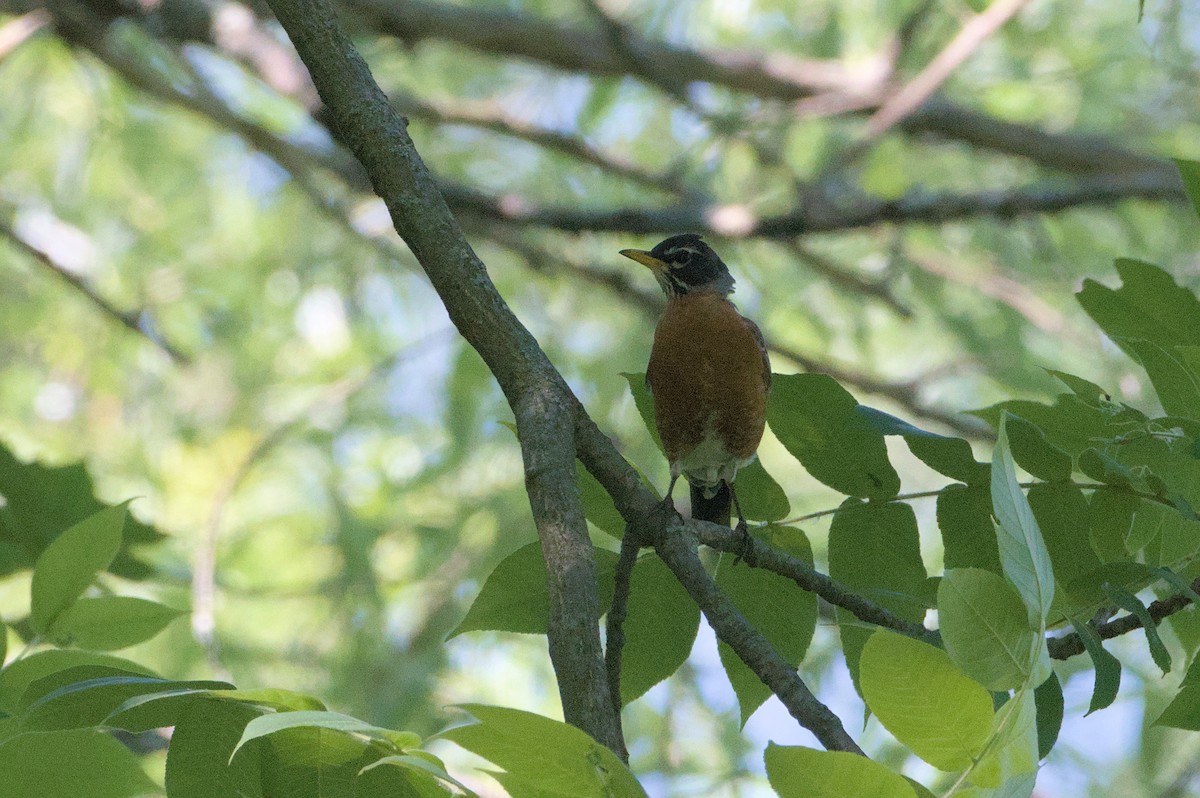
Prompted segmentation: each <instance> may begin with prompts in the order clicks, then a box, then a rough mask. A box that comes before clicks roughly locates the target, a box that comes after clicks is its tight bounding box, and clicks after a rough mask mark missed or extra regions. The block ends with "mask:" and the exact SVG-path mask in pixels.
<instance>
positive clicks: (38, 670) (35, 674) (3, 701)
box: [0, 650, 155, 713]
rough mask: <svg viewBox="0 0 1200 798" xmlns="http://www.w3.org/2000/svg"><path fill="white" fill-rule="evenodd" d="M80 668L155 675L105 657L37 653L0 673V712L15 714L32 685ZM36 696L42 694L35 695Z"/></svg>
mask: <svg viewBox="0 0 1200 798" xmlns="http://www.w3.org/2000/svg"><path fill="white" fill-rule="evenodd" d="M81 665H98V666H106V667H109V668H112V669H114V670H117V671H121V672H125V673H134V674H141V675H143V676H154V675H155V674H154V672H153V671H151V670H150V669H149V668H146V667H145V666H143V665H139V664H137V663H136V662H131V661H130V660H127V659H122V658H120V657H114V656H111V655H109V654H96V653H94V652H91V651H63V650H50V651H37V652H35V653H33V654H30V655H29V656H27V657H24V658H22V659H20V660H18V661H16V662H13V663H12V664H10V665H9V666H8V667H7V668H5V669H4V670H2V671H0V709H3V710H5V711H7V712H10V713H12V712H16V711H17V709H18V707H19V706H20V701H21V697H22V696H23V695H24V694H25V691H26V690H27V689H29V686H30V685H31V684H33V683H34V682H35V681H37V680H39V679H43V678H45V677H47V676H49V675H50V674H52V673H57V672H61V671H66V670H67V669H68V668H74V667H77V666H81ZM71 681H74V680H71ZM67 683H69V682H61V683H60V684H58V685H55V687H52V688H50V689H55V688H56V687H59V686H61V684H67ZM39 695H42V694H41V693H39Z"/></svg>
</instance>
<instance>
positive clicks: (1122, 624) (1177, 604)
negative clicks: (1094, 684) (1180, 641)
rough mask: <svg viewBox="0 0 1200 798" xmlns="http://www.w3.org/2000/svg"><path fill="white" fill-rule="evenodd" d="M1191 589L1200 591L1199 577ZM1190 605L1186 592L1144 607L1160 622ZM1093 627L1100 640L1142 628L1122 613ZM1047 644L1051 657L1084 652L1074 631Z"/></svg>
mask: <svg viewBox="0 0 1200 798" xmlns="http://www.w3.org/2000/svg"><path fill="white" fill-rule="evenodd" d="M1191 587H1192V590H1193V591H1195V592H1200V579H1197V580H1195V581H1194V582H1192V585H1191ZM1191 605H1192V599H1191V597H1190V596H1188V595H1187V594H1186V593H1177V594H1176V595H1174V596H1170V597H1168V598H1165V599H1159V600H1158V601H1153V602H1151V603H1150V606H1149V607H1147V608H1146V609H1147V610H1148V611H1149V613H1150V617H1151V618H1153V619H1154V623H1155V624H1159V623H1162V621H1163V619H1164V618H1167V617H1168V616H1171V615H1174V614H1175V613H1177V612H1179V611H1180V610H1184V609H1187V608H1188V607H1190V606H1191ZM1093 628H1094V629H1095V630H1096V634H1098V635H1100V639H1101V640H1109V639H1111V638H1114V637H1120V636H1121V635H1124V634H1129V633H1130V632H1132V631H1134V630H1135V629H1141V628H1142V622H1141V620H1140V619H1139V618H1138V617H1137V616H1136V615H1123V616H1121V617H1120V618H1114V619H1113V620H1111V621H1108V622H1107V623H1101V624H1094V625H1093ZM1047 646H1048V648H1049V649H1050V656H1051V657H1052V658H1053V659H1070V658H1071V657H1073V656H1075V655H1076V654H1082V653H1083V652H1084V647H1083V640H1082V639H1080V637H1079V635H1078V634H1077V633H1075V632H1071V633H1070V634H1066V635H1063V636H1062V637H1053V638H1051V639H1050V640H1048V641H1047Z"/></svg>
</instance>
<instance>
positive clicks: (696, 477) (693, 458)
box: [671, 430, 757, 499]
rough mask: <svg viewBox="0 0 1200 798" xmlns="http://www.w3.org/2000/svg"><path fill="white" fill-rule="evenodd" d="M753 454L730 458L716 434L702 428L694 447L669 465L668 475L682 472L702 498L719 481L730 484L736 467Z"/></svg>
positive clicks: (751, 458) (743, 463)
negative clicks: (700, 492) (701, 435)
mask: <svg viewBox="0 0 1200 798" xmlns="http://www.w3.org/2000/svg"><path fill="white" fill-rule="evenodd" d="M756 456H757V455H753V454H752V455H750V456H749V457H747V458H745V459H740V458H737V457H734V456H733V455H731V454H730V453H729V450H728V449H726V448H725V444H724V443H722V442H721V439H720V437H719V436H717V435H716V434H715V433H714V432H713V431H711V430H706V432H705V435H704V437H703V438H702V439H701V440H700V443H698V444H697V445H696V446H695V448H693V449H692V450H691V451H690V452H688V453H687V454H685V455H684V456H683V457H681V458H680V459H679V460H677V461H676V462H674V463H672V464H671V476H672V477H677V476H679V475H681V474H682V475H683V476H684V477H685V478H686V479H687V481H688V482H689V483H690V484H692V485H695V486H697V487H700V488H703V489H704V496H705V498H709V499H711V498H712V497H713V495H714V494H716V492H717V488H719V487H720V486H721V482H722V481H725V482H729V483H732V482H733V479H734V477H736V476H737V472H738V469H739V468H741V467H742V466H745V465H747V464H749V463H752V462H754V458H755V457H756Z"/></svg>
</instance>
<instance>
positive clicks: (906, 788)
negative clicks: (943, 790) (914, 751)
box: [763, 743, 916, 798]
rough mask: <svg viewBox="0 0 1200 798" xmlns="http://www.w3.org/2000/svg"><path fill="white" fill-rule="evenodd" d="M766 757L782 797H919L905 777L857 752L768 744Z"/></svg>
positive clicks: (768, 768)
mask: <svg viewBox="0 0 1200 798" xmlns="http://www.w3.org/2000/svg"><path fill="white" fill-rule="evenodd" d="M763 760H764V761H765V762H766V765H767V780H768V781H769V782H770V783H771V787H772V788H773V789H774V790H775V792H776V793H777V794H778V795H779V796H780V798H916V792H915V791H914V790H913V788H912V786H911V785H910V784H909V783H908V782H907V781H905V779H904V777H903V776H901V775H900V774H898V773H893V772H892V771H891V770H888V769H887V768H886V767H884V766H883V765H881V764H879V763H878V762H874V761H872V760H870V759H867V758H866V757H863V756H859V755H858V754H851V753H848V752H845V751H816V750H813V749H812V748H803V747H800V746H790V745H789V746H783V745H776V744H775V743H767V750H766V753H765V754H764V755H763Z"/></svg>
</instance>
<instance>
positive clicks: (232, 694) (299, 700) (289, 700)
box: [215, 687, 325, 712]
mask: <svg viewBox="0 0 1200 798" xmlns="http://www.w3.org/2000/svg"><path fill="white" fill-rule="evenodd" d="M215 697H216V698H219V699H222V700H226V701H241V702H243V703H246V704H254V705H256V706H261V707H269V708H271V709H274V710H279V711H283V712H287V711H293V710H301V709H312V710H323V709H325V704H324V703H322V702H321V700H320V699H318V698H313V697H312V696H310V695H305V694H304V693H296V692H293V691H291V690H284V689H281V688H278V687H265V688H262V689H259V690H223V691H221V692H220V693H217V694H216V695H215Z"/></svg>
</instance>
